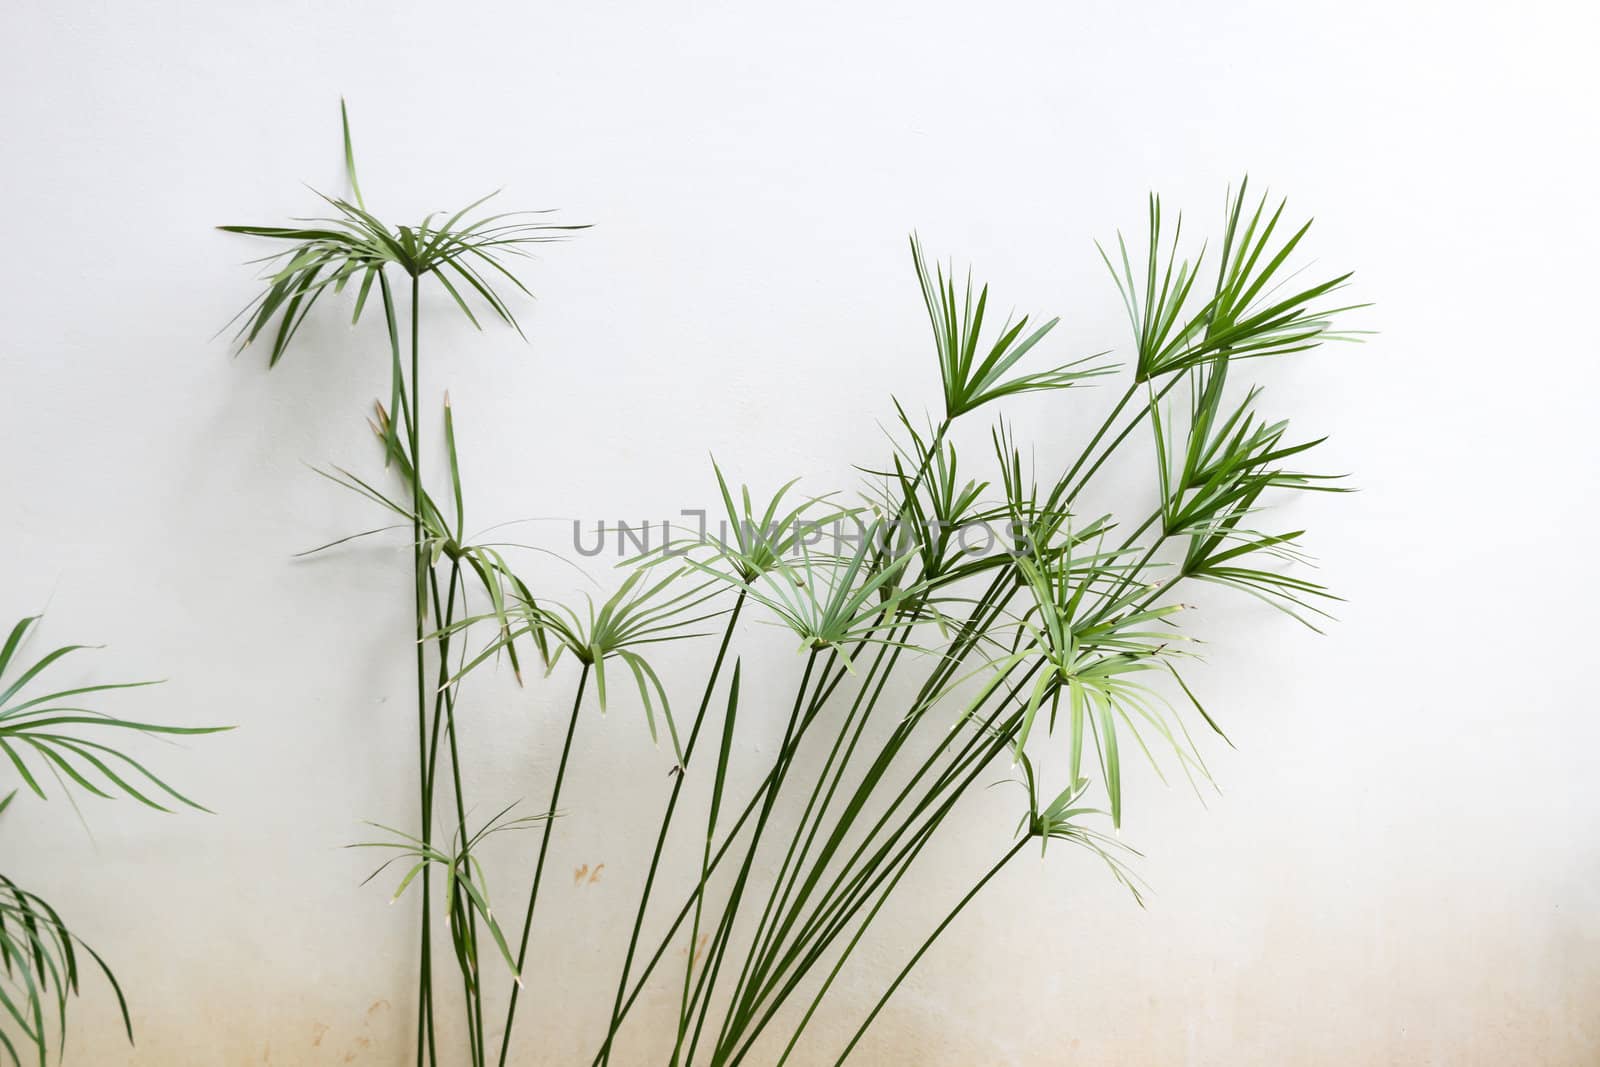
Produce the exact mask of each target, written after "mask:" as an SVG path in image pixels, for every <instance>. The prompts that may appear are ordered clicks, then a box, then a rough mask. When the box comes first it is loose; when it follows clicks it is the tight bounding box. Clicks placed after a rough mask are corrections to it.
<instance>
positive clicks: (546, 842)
mask: <svg viewBox="0 0 1600 1067" xmlns="http://www.w3.org/2000/svg"><path fill="white" fill-rule="evenodd" d="M589 671H590V665H589V664H588V663H585V664H584V665H583V671H582V673H580V674H579V675H578V688H577V692H576V693H575V694H574V695H573V697H572V715H571V716H570V718H569V719H568V720H567V737H566V740H565V741H563V742H562V743H561V762H560V763H558V764H557V765H556V780H555V784H554V785H553V786H551V788H550V807H549V808H548V809H546V812H545V823H544V833H543V835H542V836H541V838H540V840H539V859H538V861H537V862H536V863H535V864H534V868H533V884H532V886H530V887H529V889H528V907H527V910H526V912H525V913H524V915H523V918H522V939H521V941H520V942H519V943H518V945H517V974H518V975H521V974H522V969H523V967H524V966H525V965H526V963H527V960H528V935H529V934H530V933H531V932H532V931H533V913H534V909H535V908H536V907H537V906H538V903H539V884H540V882H541V881H542V880H543V878H544V863H545V860H546V859H548V858H549V855H550V831H551V830H552V829H554V828H555V821H556V810H557V808H558V806H559V805H560V803H561V784H562V782H564V781H566V778H567V758H568V756H570V755H571V754H572V737H573V734H575V733H577V730H578V711H579V710H580V709H581V708H582V707H583V693H584V689H585V688H586V687H587V685H588V683H589ZM521 992H522V979H521V978H520V977H519V978H518V979H517V981H516V982H515V983H514V984H513V985H512V987H511V1002H510V1004H509V1005H508V1006H507V1008H506V1026H505V1031H504V1032H503V1033H502V1034H501V1036H500V1057H499V1063H500V1065H501V1067H505V1062H506V1055H507V1053H508V1052H509V1051H510V1049H511V1027H512V1025H513V1024H514V1023H515V1022H516V1018H517V997H518V995H519V994H520V993H521Z"/></svg>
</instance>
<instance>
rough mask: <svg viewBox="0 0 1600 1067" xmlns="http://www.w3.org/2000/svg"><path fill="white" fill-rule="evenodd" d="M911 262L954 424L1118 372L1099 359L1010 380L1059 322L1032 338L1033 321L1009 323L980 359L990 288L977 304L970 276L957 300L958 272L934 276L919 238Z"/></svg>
mask: <svg viewBox="0 0 1600 1067" xmlns="http://www.w3.org/2000/svg"><path fill="white" fill-rule="evenodd" d="M911 260H912V263H913V264H914V265H915V266H916V270H917V280H918V281H919V282H920V283H921V284H922V300H923V303H924V304H926V305H927V308H928V320H929V322H931V323H932V324H933V338H934V343H935V346H936V347H937V349H938V353H939V371H940V375H941V377H942V378H943V381H944V407H945V416H946V418H950V419H954V418H956V417H957V416H959V415H963V414H965V413H967V412H969V411H972V410H973V409H974V408H978V407H981V406H983V405H984V404H987V403H989V402H990V401H992V400H999V399H1000V398H1002V397H1007V396H1016V395H1018V394H1020V393H1032V392H1039V391H1042V390H1047V389H1065V388H1067V387H1068V386H1071V385H1075V384H1077V383H1078V382H1081V381H1085V380H1086V379H1089V378H1095V377H1099V376H1100V375H1104V374H1110V373H1111V372H1112V371H1113V370H1114V369H1115V368H1114V367H1110V366H1105V365H1099V364H1094V361H1095V360H1096V359H1098V358H1099V356H1087V357H1085V358H1083V359H1078V360H1074V361H1073V362H1071V363H1065V364H1062V365H1061V366H1059V367H1055V368H1053V369H1051V370H1047V371H1035V372H1033V373H1031V374H1018V375H1016V376H1014V377H1012V378H1009V379H1008V378H1006V374H1007V373H1008V372H1010V370H1011V369H1012V367H1014V366H1016V364H1017V362H1018V361H1019V360H1021V359H1022V357H1023V356H1025V355H1027V354H1028V352H1029V350H1030V349H1032V348H1033V347H1034V346H1035V345H1037V344H1038V343H1039V342H1040V341H1042V340H1044V337H1045V335H1046V334H1048V333H1049V332H1050V331H1051V330H1052V329H1054V328H1055V325H1056V323H1057V322H1059V321H1060V320H1059V319H1051V320H1050V321H1049V322H1047V323H1045V324H1044V325H1043V326H1039V327H1036V328H1035V329H1034V330H1033V332H1032V333H1027V332H1026V331H1027V329H1028V321H1029V320H1028V317H1027V316H1026V315H1024V316H1023V317H1022V318H1020V319H1018V320H1016V321H1015V322H1013V321H1012V320H1010V319H1007V320H1006V322H1005V324H1004V325H1002V326H1001V327H1000V335H999V336H998V337H996V338H995V339H993V340H992V341H991V342H990V343H989V347H988V349H987V350H986V351H983V354H982V356H981V357H980V355H979V352H980V349H981V345H982V343H983V342H982V334H983V320H984V312H985V310H986V308H987V307H988V304H989V287H988V286H987V285H985V286H984V287H983V288H982V289H980V290H979V291H978V295H977V298H976V300H974V298H973V293H972V275H971V274H970V273H968V275H967V283H966V287H965V290H964V292H963V293H961V294H960V295H958V294H957V292H956V283H955V277H954V272H953V271H952V273H951V276H950V277H948V278H947V277H945V272H944V268H943V267H940V266H938V265H937V264H935V265H934V268H933V271H932V272H931V273H930V272H929V270H928V263H927V259H926V257H925V256H924V255H923V253H922V243H921V242H920V241H919V240H918V239H917V238H916V237H915V236H913V237H912V238H911Z"/></svg>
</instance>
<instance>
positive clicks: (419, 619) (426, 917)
mask: <svg viewBox="0 0 1600 1067" xmlns="http://www.w3.org/2000/svg"><path fill="white" fill-rule="evenodd" d="M417 289H418V284H417V278H416V276H415V275H413V276H412V278H411V389H410V392H411V398H412V399H411V405H410V406H411V408H412V413H413V417H412V419H411V420H410V425H409V427H408V428H409V430H410V434H409V436H410V446H411V571H412V573H411V579H412V582H411V607H412V611H413V613H414V615H415V618H416V661H417V790H418V794H419V801H420V804H419V806H420V808H421V816H422V835H421V836H422V842H423V847H424V848H427V847H428V845H429V844H430V843H431V842H432V840H433V795H432V791H431V790H430V788H429V784H430V783H429V777H430V776H429V774H428V678H427V673H428V650H427V647H426V645H425V644H424V643H423V638H424V636H425V631H426V620H425V619H424V618H423V615H424V608H425V604H424V602H423V599H422V589H423V582H424V571H425V570H426V569H427V568H428V558H427V553H425V552H424V551H423V545H422V455H421V449H420V448H419V447H418V433H417V428H418V427H417V424H418V423H419V422H420V421H421V419H420V417H418V416H420V411H418V410H417V403H416V398H417V395H418V392H419V369H420V366H421V351H420V345H419V343H418V338H419V334H420V325H421V323H420V318H421V308H420V306H419V303H418V300H417ZM430 873H431V872H430V871H429V870H428V869H427V868H426V867H424V868H423V871H422V935H421V936H422V946H421V950H420V955H421V957H422V958H421V975H420V977H419V979H418V1023H417V1064H418V1067H421V1065H422V1064H423V1062H424V1058H423V1052H424V1042H426V1047H427V1060H426V1062H428V1063H429V1064H436V1063H437V1062H438V1051H437V1048H436V1045H435V1041H434V1027H433V926H432V913H433V891H432V885H431V879H430V878H429V874H430Z"/></svg>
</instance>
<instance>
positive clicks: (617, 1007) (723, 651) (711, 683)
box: [600, 590, 746, 1065]
mask: <svg viewBox="0 0 1600 1067" xmlns="http://www.w3.org/2000/svg"><path fill="white" fill-rule="evenodd" d="M745 596H746V594H745V592H744V591H743V590H741V591H740V592H739V594H738V596H737V598H736V599H735V600H734V602H733V611H732V612H731V613H730V614H729V616H728V625H727V626H726V627H725V628H724V629H723V631H722V642H721V643H720V644H719V645H718V646H717V655H716V659H715V660H713V661H712V664H711V673H710V674H709V675H708V676H707V678H706V685H705V691H704V692H703V693H702V694H701V697H700V708H699V710H698V711H696V712H695V717H694V727H693V728H692V729H691V730H690V732H689V743H688V745H687V746H685V748H684V752H683V763H682V764H680V765H679V766H678V769H677V773H676V774H674V775H673V783H672V792H671V794H670V795H669V796H668V797H667V807H666V810H665V811H664V812H663V813H662V816H661V829H660V831H659V832H658V833H657V834H656V847H655V849H654V851H652V852H651V854H650V868H649V872H648V873H647V874H646V875H645V879H644V889H643V890H641V891H640V893H639V907H638V909H637V910H636V911H635V913H634V916H633V932H632V933H631V934H630V935H629V936H628V951H627V954H626V955H625V956H624V958H623V961H622V973H621V974H620V975H619V976H618V978H617V993H616V998H615V999H614V1000H613V1002H612V1005H611V1024H610V1026H609V1027H608V1030H609V1031H613V1032H614V1031H615V1029H616V1026H617V1022H618V1016H619V1015H620V1014H621V1012H622V998H623V995H624V994H625V993H626V992H627V990H628V975H629V973H630V972H631V971H632V969H633V955H634V952H635V950H636V949H637V948H638V945H639V931H640V930H641V929H643V927H644V914H645V910H646V909H647V908H648V907H649V904H650V891H651V890H652V889H653V888H654V887H655V882H656V870H657V868H658V867H659V866H660V863H661V853H662V850H663V848H665V846H666V843H667V831H668V829H670V828H671V826H672V816H673V813H674V812H675V811H676V810H677V807H678V796H679V794H680V793H682V791H683V780H684V779H685V778H686V777H688V772H689V760H690V759H691V758H692V757H693V755H694V749H695V742H696V741H698V740H699V738H700V727H701V725H702V724H703V723H704V721H705V717H706V709H707V708H708V707H710V705H711V694H712V692H713V691H714V690H715V689H716V685H717V678H718V676H719V675H720V674H721V673H722V663H723V660H724V659H725V658H726V657H727V654H728V642H729V641H731V640H732V639H733V631H734V629H735V627H737V626H738V624H739V612H740V611H741V610H743V608H744V601H745ZM707 847H709V843H708V846H707ZM689 952H690V956H691V958H692V957H693V954H694V948H693V945H692V943H691V946H690V949H689ZM600 1062H601V1063H602V1065H604V1064H609V1063H610V1062H611V1044H610V1043H609V1042H608V1043H607V1044H606V1046H605V1048H604V1050H602V1053H601V1061H600Z"/></svg>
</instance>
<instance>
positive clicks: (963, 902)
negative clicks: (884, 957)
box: [778, 835, 1032, 1067]
mask: <svg viewBox="0 0 1600 1067" xmlns="http://www.w3.org/2000/svg"><path fill="white" fill-rule="evenodd" d="M1030 840H1032V837H1031V836H1030V835H1024V836H1023V837H1022V838H1020V839H1019V840H1018V841H1017V843H1016V844H1014V845H1012V846H1011V847H1010V848H1009V849H1007V850H1006V853H1005V855H1003V856H1001V857H1000V858H999V859H998V860H996V861H995V865H994V866H993V867H990V868H989V870H988V873H986V874H985V875H984V876H983V877H982V878H979V879H978V882H977V884H976V885H974V886H973V887H972V888H971V889H969V890H967V893H966V895H965V896H963V897H962V898H961V899H960V900H959V901H958V902H957V903H956V906H955V907H953V908H951V909H950V913H949V914H948V915H946V916H945V917H944V919H943V920H942V921H941V922H940V923H939V925H938V926H936V927H934V929H933V933H931V934H929V935H928V937H927V940H925V941H923V942H922V945H921V947H919V948H918V949H917V951H916V952H915V953H913V954H912V956H911V959H910V960H909V961H907V963H906V965H905V966H904V967H902V968H901V969H900V973H899V974H897V975H895V978H894V981H892V982H890V983H889V988H888V989H885V990H884V991H883V995H882V996H881V997H879V998H878V1002H877V1003H876V1004H874V1005H873V1006H872V1010H871V1011H870V1012H868V1013H867V1017H866V1020H865V1021H863V1022H862V1024H861V1025H860V1026H859V1027H858V1028H857V1029H856V1032H855V1034H854V1035H853V1036H852V1037H851V1038H850V1043H849V1044H848V1045H846V1046H845V1048H844V1051H843V1052H841V1053H839V1058H838V1059H837V1060H835V1061H834V1067H840V1065H841V1064H843V1063H844V1061H845V1060H846V1059H848V1058H849V1056H850V1053H851V1052H853V1051H855V1047H856V1045H857V1044H858V1043H859V1042H860V1041H861V1038H862V1035H864V1034H865V1033H866V1032H867V1029H868V1028H869V1027H871V1026H872V1023H873V1021H874V1020H875V1019H877V1017H878V1013H879V1012H880V1011H882V1010H883V1006H884V1005H885V1004H887V1003H889V998H890V997H892V996H894V994H895V990H897V989H899V988H900V983H902V982H904V981H905V980H906V975H908V974H910V973H911V971H912V969H913V968H915V967H916V965H917V964H918V962H920V961H921V959H922V957H923V956H925V955H926V954H927V952H928V949H930V948H932V947H933V943H934V942H935V941H937V940H938V939H939V935H940V934H942V933H944V932H945V930H946V929H947V928H948V927H949V925H950V924H951V923H953V922H955V920H956V916H958V915H960V914H961V910H962V909H963V908H965V907H966V906H967V905H968V904H970V903H971V902H972V898H973V897H975V896H977V895H978V894H979V893H980V892H981V891H982V890H983V887H984V886H986V885H988V884H989V882H990V881H991V880H992V879H993V878H994V876H995V875H997V874H999V873H1000V872H1001V871H1002V870H1004V869H1005V866H1006V864H1008V863H1010V862H1011V860H1012V857H1014V856H1016V854H1017V853H1019V852H1021V851H1022V846H1023V845H1026V844H1027V843H1028V842H1029V841H1030ZM797 1036H798V1035H797ZM791 1047H793V1045H792V1042H791ZM788 1057H789V1051H788V1049H785V1050H784V1055H783V1059H782V1060H779V1061H778V1062H779V1063H780V1064H781V1063H783V1062H784V1060H787V1059H788Z"/></svg>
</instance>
